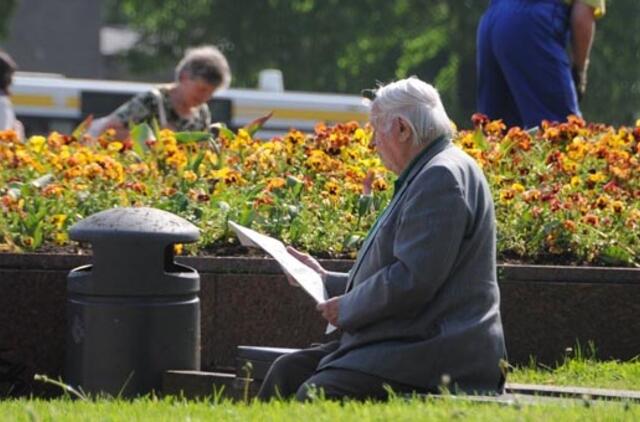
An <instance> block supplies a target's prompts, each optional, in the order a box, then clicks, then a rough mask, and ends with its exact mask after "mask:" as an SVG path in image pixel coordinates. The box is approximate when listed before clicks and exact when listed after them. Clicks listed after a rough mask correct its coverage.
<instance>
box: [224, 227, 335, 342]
mask: <svg viewBox="0 0 640 422" xmlns="http://www.w3.org/2000/svg"><path fill="white" fill-rule="evenodd" d="M229 226H230V227H231V228H232V229H233V231H235V232H236V235H237V236H238V239H239V240H240V243H242V244H243V245H244V246H253V247H259V248H261V249H263V250H264V251H265V252H267V253H268V254H269V255H271V256H272V257H273V259H275V260H276V261H277V262H278V264H280V266H281V267H282V268H283V269H284V270H285V271H286V272H288V273H289V274H290V275H291V276H292V277H293V278H294V279H295V280H296V282H297V283H298V284H299V285H300V287H302V289H303V290H304V291H305V292H306V293H307V294H308V295H309V296H311V297H312V298H313V300H315V301H316V303H322V302H325V301H326V300H327V292H326V290H325V288H324V283H323V282H322V279H321V278H320V274H318V273H317V272H315V271H314V270H312V269H311V268H309V267H307V266H306V265H305V264H303V263H302V262H300V261H299V260H298V259H297V258H296V257H294V256H293V255H291V254H290V253H289V252H287V248H286V247H285V246H284V244H283V243H282V242H281V241H279V240H278V239H274V238H273V237H269V236H266V235H264V234H261V233H258V232H257V231H255V230H251V229H250V228H248V227H244V226H241V225H240V224H238V223H235V222H233V221H229ZM333 330H335V327H334V326H333V325H331V324H329V326H328V327H327V331H326V333H327V334H328V333H330V332H332V331H333Z"/></svg>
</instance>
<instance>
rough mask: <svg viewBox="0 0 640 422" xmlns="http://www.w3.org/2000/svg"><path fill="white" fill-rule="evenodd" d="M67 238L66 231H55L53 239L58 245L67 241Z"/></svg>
mask: <svg viewBox="0 0 640 422" xmlns="http://www.w3.org/2000/svg"><path fill="white" fill-rule="evenodd" d="M68 240H69V236H68V235H67V233H66V232H56V234H55V235H54V241H55V242H56V243H57V244H58V245H64V244H65V243H67V241H68Z"/></svg>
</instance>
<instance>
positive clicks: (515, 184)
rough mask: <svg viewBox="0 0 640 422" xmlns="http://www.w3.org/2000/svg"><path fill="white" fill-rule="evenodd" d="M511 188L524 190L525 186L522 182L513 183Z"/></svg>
mask: <svg viewBox="0 0 640 422" xmlns="http://www.w3.org/2000/svg"><path fill="white" fill-rule="evenodd" d="M511 189H513V190H514V191H516V192H524V186H522V185H521V184H520V183H514V184H512V185H511Z"/></svg>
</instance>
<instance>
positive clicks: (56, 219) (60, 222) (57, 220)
mask: <svg viewBox="0 0 640 422" xmlns="http://www.w3.org/2000/svg"><path fill="white" fill-rule="evenodd" d="M51 219H52V220H53V224H54V225H55V226H56V229H58V230H62V227H64V222H65V221H66V220H67V215H66V214H55V215H53V216H52V217H51Z"/></svg>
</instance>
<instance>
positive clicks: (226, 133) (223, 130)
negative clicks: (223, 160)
mask: <svg viewBox="0 0 640 422" xmlns="http://www.w3.org/2000/svg"><path fill="white" fill-rule="evenodd" d="M211 128H212V129H218V131H219V132H220V134H222V135H223V136H224V137H225V138H227V139H229V140H230V141H233V140H234V139H236V134H235V133H233V131H232V130H231V129H229V128H228V127H227V126H226V125H225V124H224V123H214V124H212V125H211Z"/></svg>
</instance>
